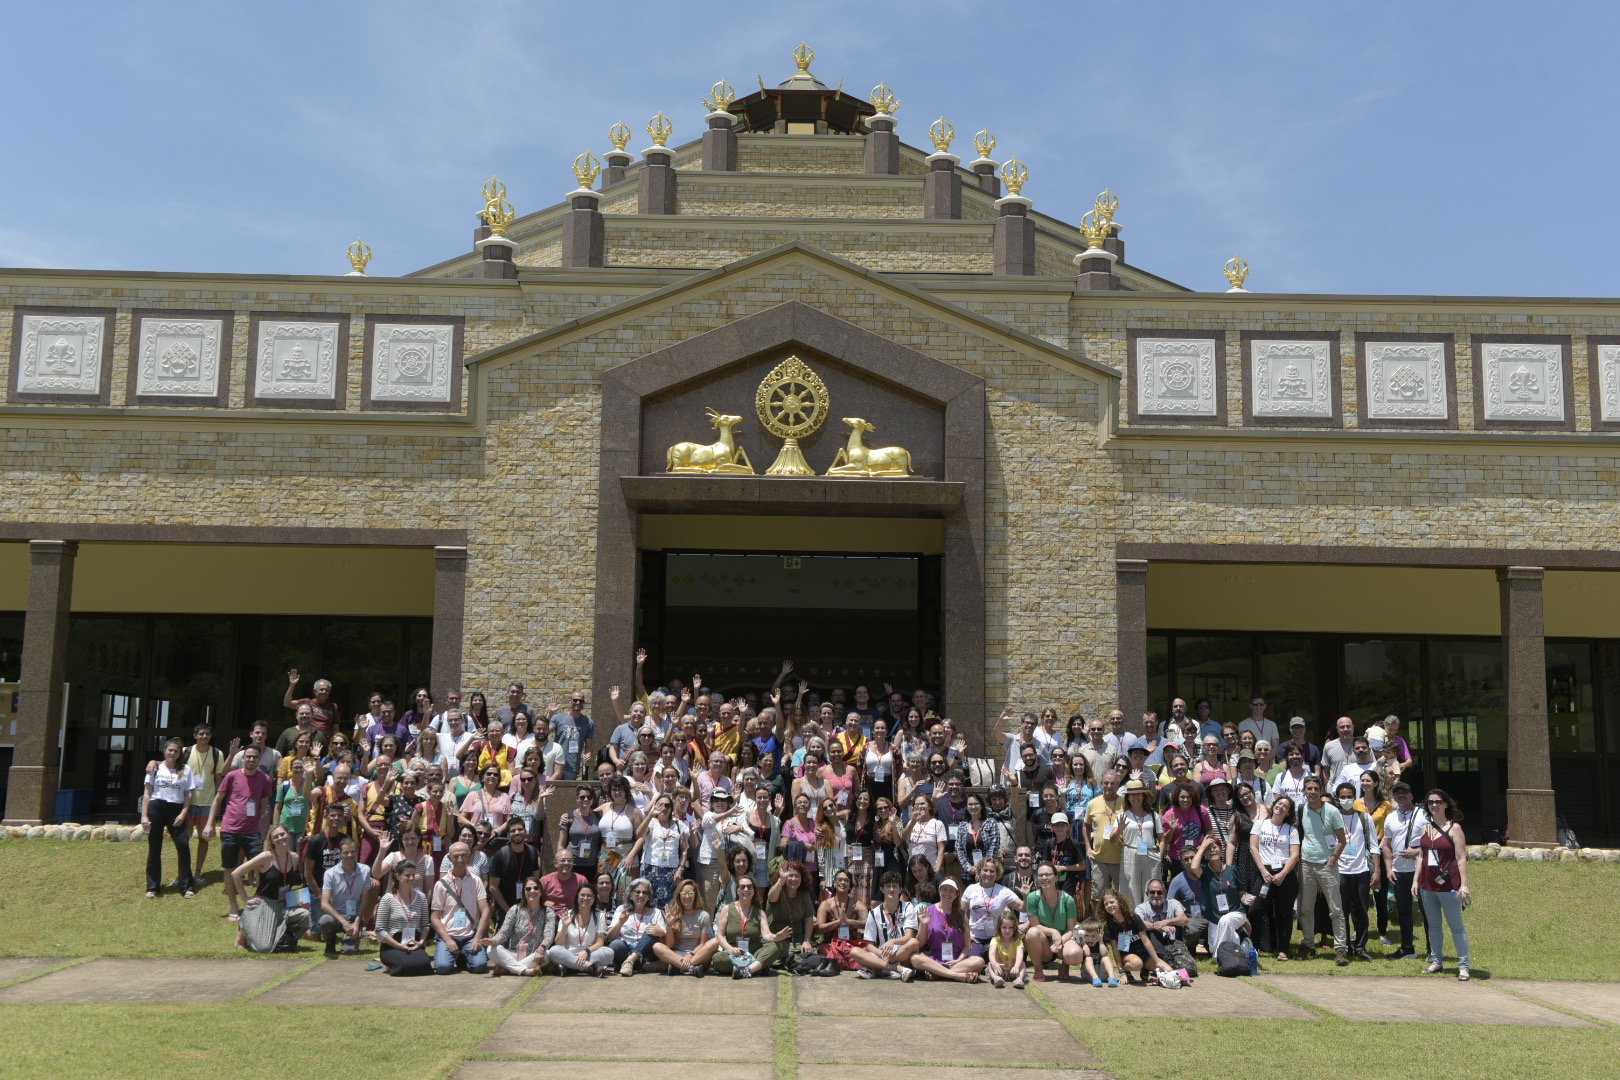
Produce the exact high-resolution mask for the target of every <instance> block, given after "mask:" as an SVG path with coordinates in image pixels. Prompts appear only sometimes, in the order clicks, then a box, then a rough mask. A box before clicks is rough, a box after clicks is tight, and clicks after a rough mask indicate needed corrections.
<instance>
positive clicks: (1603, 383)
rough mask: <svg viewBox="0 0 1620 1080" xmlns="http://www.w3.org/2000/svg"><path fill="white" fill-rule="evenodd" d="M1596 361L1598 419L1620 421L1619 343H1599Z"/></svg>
mask: <svg viewBox="0 0 1620 1080" xmlns="http://www.w3.org/2000/svg"><path fill="white" fill-rule="evenodd" d="M1597 361H1598V384H1597V386H1596V387H1594V389H1595V390H1596V391H1597V395H1598V419H1599V420H1603V421H1605V422H1611V421H1620V345H1599V346H1598V350H1597Z"/></svg>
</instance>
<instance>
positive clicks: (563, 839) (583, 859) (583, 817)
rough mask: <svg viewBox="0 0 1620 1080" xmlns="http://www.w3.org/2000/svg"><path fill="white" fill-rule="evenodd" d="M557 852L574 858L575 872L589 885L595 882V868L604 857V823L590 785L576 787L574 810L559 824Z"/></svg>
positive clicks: (593, 789)
mask: <svg viewBox="0 0 1620 1080" xmlns="http://www.w3.org/2000/svg"><path fill="white" fill-rule="evenodd" d="M557 851H558V852H562V851H567V852H568V853H570V854H571V855H573V857H574V872H575V873H578V874H580V875H582V876H583V877H584V878H585V880H587V881H595V880H596V865H597V862H598V861H599V860H600V859H601V854H602V820H601V816H600V815H599V814H598V813H597V812H596V789H595V788H593V787H591V785H589V784H577V785H575V787H574V809H572V810H570V811H569V812H568V813H566V814H564V815H563V816H562V819H561V820H560V821H558V822H557Z"/></svg>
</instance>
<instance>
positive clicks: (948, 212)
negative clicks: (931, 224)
mask: <svg viewBox="0 0 1620 1080" xmlns="http://www.w3.org/2000/svg"><path fill="white" fill-rule="evenodd" d="M961 163H962V159H961V158H959V157H957V156H956V155H955V154H929V155H928V174H927V175H926V176H924V177H923V217H924V218H927V219H929V220H931V221H950V220H954V219H957V218H960V217H961V216H962V174H961V173H959V172H957V171H956V167H957V166H958V165H960V164H961Z"/></svg>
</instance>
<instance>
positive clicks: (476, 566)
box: [0, 50, 1620, 843]
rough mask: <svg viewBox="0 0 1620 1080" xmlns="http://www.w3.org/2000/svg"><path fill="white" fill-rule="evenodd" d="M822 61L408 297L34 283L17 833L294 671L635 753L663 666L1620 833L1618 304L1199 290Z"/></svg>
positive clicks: (605, 179)
mask: <svg viewBox="0 0 1620 1080" xmlns="http://www.w3.org/2000/svg"><path fill="white" fill-rule="evenodd" d="M796 60H797V68H798V70H797V72H796V73H795V74H794V75H792V76H791V77H790V78H788V79H787V80H786V81H785V82H782V83H781V84H780V85H778V86H775V87H767V86H765V85H764V83H761V87H760V89H759V90H758V91H756V92H753V93H749V94H747V95H746V96H741V97H738V96H736V94H735V92H734V91H733V90H732V89H731V88H730V87H729V86H727V85H725V84H717V85H716V87H715V88H714V89H713V90H712V91H711V94H710V97H709V99H708V105H709V111H708V113H707V114H706V115H703V114H701V113H697V112H696V111H695V110H694V113H693V115H691V116H690V117H685V116H682V117H677V118H676V119H675V120H674V121H671V120H670V119H669V118H667V117H665V116H664V115H663V114H662V113H660V114H659V115H658V116H656V117H654V119H653V121H652V122H651V123H649V124H647V125H646V126H645V130H646V132H647V134H646V135H645V136H642V135H639V134H637V133H634V132H632V130H631V128H630V127H629V126H627V125H623V124H616V125H614V127H613V128H612V130H611V132H610V135H609V138H610V141H611V145H612V149H611V150H608V151H606V152H605V153H599V154H582V155H580V157H579V158H578V159H576V160H575V162H574V179H573V180H572V181H571V184H572V190H570V183H568V182H560V181H559V180H558V179H557V177H545V178H542V177H531V178H522V179H513V178H510V177H509V179H512V185H511V189H510V192H508V190H507V188H506V187H505V186H503V185H502V184H501V183H500V182H498V181H492V182H491V183H490V184H488V185H486V187H485V190H484V192H483V193H481V194H480V193H478V192H469V193H468V194H469V200H468V204H469V205H468V214H469V224H473V223H474V222H476V227H475V229H474V232H473V236H472V238H471V240H472V244H471V246H470V247H469V248H468V249H467V250H465V251H463V252H460V253H455V254H451V255H450V256H449V257H447V258H446V259H445V260H444V261H443V262H440V263H438V264H437V265H434V266H430V267H427V268H425V269H422V270H420V271H417V272H415V273H411V274H406V275H404V276H399V277H381V276H375V275H371V274H368V273H367V272H366V268H367V259H368V257H369V249H368V248H366V247H365V246H364V245H363V244H358V243H357V244H356V245H354V246H353V247H352V248H351V251H350V254H351V258H352V264H351V265H352V266H353V272H352V273H341V274H309V275H304V276H288V275H252V274H189V273H184V274H183V273H158V272H131V271H118V272H113V271H95V270H28V269H5V270H0V355H3V356H4V358H5V362H6V364H7V365H8V370H7V376H6V380H5V388H4V393H5V401H4V403H3V405H0V428H3V429H4V430H3V438H4V447H5V453H4V458H3V459H0V469H3V471H0V483H3V485H4V491H5V496H6V497H5V500H4V504H3V510H0V683H14V684H16V685H17V688H18V689H17V692H16V694H15V697H14V709H15V711H14V714H13V715H5V714H3V713H0V777H5V778H7V781H8V782H7V788H6V795H5V807H6V810H5V817H6V819H7V820H8V821H12V822H23V821H41V820H44V821H49V820H52V819H53V818H54V819H56V820H62V819H64V818H71V819H73V820H81V821H82V820H87V819H92V818H97V817H110V816H117V817H124V818H128V817H129V815H130V813H131V808H132V807H133V806H134V800H135V798H136V797H137V795H138V792H139V777H140V773H141V769H142V766H143V765H144V764H145V762H146V761H147V760H148V759H149V758H150V757H152V756H155V755H156V753H157V749H158V748H159V747H160V746H161V743H162V740H163V739H164V738H166V737H168V736H170V735H172V734H176V733H181V734H184V735H186V736H188V737H189V734H190V731H191V729H192V727H193V725H195V724H196V723H198V722H200V721H202V720H205V719H206V720H208V721H210V722H212V723H213V724H214V725H215V726H216V727H217V728H218V729H219V731H220V732H221V741H222V742H223V741H226V740H228V739H229V738H230V737H232V736H236V735H245V733H246V728H247V726H248V724H249V723H250V722H251V721H253V720H255V719H266V720H269V721H270V723H271V726H272V731H273V732H276V731H279V730H280V729H281V728H282V727H283V726H284V725H285V724H286V723H288V722H289V720H290V714H289V713H288V711H287V710H286V709H285V708H284V707H283V705H282V698H283V695H284V693H285V692H286V690H287V677H286V673H287V671H288V670H289V669H292V668H296V669H298V670H299V671H300V672H301V673H302V676H303V679H304V681H303V683H302V686H301V689H300V691H299V693H300V695H304V694H307V693H308V690H309V679H311V678H312V677H315V676H323V677H325V678H328V679H331V680H332V681H333V683H334V684H335V692H334V697H335V698H336V699H337V700H338V701H339V702H340V703H341V704H342V706H343V708H344V710H345V712H346V713H347V714H349V715H353V714H355V713H358V712H362V711H364V710H365V709H366V705H367V698H368V696H369V694H370V693H371V692H372V691H373V690H379V689H380V690H384V691H385V692H387V693H389V694H390V696H392V697H393V698H394V699H395V700H396V701H398V702H399V708H400V710H401V711H403V710H404V709H405V708H407V707H408V702H409V698H408V695H409V694H410V693H412V692H414V691H415V689H416V688H417V687H418V686H427V687H430V688H431V689H432V691H433V693H434V695H435V697H436V699H437V700H439V701H440V702H442V701H443V700H444V693H445V691H447V690H449V689H452V688H459V689H461V690H462V691H463V692H470V691H472V690H483V691H486V692H490V691H501V690H504V688H505V686H506V683H507V682H508V681H509V680H511V679H514V678H517V679H522V680H524V681H525V682H527V683H528V685H529V687H530V691H531V695H532V696H534V697H537V698H540V699H541V700H543V699H544V698H545V697H546V696H549V695H550V694H551V693H561V692H562V691H563V690H566V689H569V688H574V687H586V688H588V689H589V691H590V694H591V698H592V702H593V705H592V711H593V714H594V715H595V716H597V717H598V718H602V717H608V716H610V714H611V712H612V711H613V710H612V705H611V703H610V701H609V698H608V691H609V688H611V687H613V686H615V685H622V686H626V687H628V686H629V685H630V684H631V683H632V681H633V663H634V660H633V658H634V655H635V652H636V649H637V648H638V647H645V648H646V649H647V650H648V652H649V654H650V659H649V661H648V666H647V674H648V677H649V681H652V680H659V681H662V680H664V679H667V678H669V677H671V676H674V675H679V676H680V677H681V678H683V679H688V680H689V679H690V678H691V676H692V674H693V673H701V675H702V676H703V678H704V680H705V681H706V682H707V683H709V684H710V685H712V686H714V687H715V688H716V689H718V690H721V691H728V692H729V691H740V690H742V689H746V688H758V687H761V686H766V685H769V683H770V682H771V681H772V679H773V678H774V677H775V676H776V673H777V672H778V671H779V670H780V665H781V661H782V659H783V658H784V657H791V658H793V660H794V661H795V670H796V671H797V672H798V673H800V674H802V675H804V676H806V677H808V678H809V679H810V680H811V683H812V685H813V686H815V687H818V688H821V689H823V690H825V689H827V688H830V687H835V686H843V687H853V686H855V685H856V684H865V685H867V686H869V687H871V688H872V690H873V692H874V694H875V695H878V696H881V693H882V685H883V684H885V683H888V684H891V685H892V686H894V687H895V688H896V689H899V690H904V691H909V690H910V689H911V688H912V687H916V686H922V687H927V688H930V689H931V690H933V691H935V692H936V693H937V694H938V695H939V698H940V701H941V707H942V712H943V713H944V714H945V715H948V716H950V717H952V718H954V719H956V721H957V722H958V723H959V724H960V725H961V726H962V727H963V728H965V729H966V730H967V732H968V733H969V737H970V739H972V740H975V741H976V742H977V743H979V744H980V745H985V744H988V745H990V746H993V747H999V745H1000V741H999V737H998V736H997V734H996V732H995V726H996V720H995V718H996V715H997V713H999V711H1000V710H1001V708H1002V706H1003V704H1004V703H1008V702H1011V703H1013V704H1014V705H1015V706H1016V707H1017V708H1019V709H1020V710H1022V709H1023V708H1026V707H1028V708H1040V707H1042V706H1045V705H1047V704H1051V705H1054V706H1056V707H1057V708H1058V709H1059V710H1060V712H1061V713H1062V715H1063V716H1064V717H1065V718H1066V717H1067V716H1068V715H1070V714H1071V713H1073V712H1076V711H1078V712H1081V713H1083V714H1084V715H1086V716H1088V717H1089V716H1094V715H1101V714H1103V713H1106V711H1107V710H1109V709H1111V708H1114V707H1115V706H1116V705H1117V706H1118V707H1120V708H1122V709H1123V710H1124V711H1125V713H1126V715H1127V717H1129V718H1130V723H1131V724H1132V725H1133V726H1134V725H1135V723H1136V718H1137V717H1139V716H1140V715H1141V713H1142V712H1143V710H1145V709H1149V708H1152V709H1157V710H1158V711H1159V712H1160V713H1161V715H1163V714H1165V713H1167V712H1168V710H1169V702H1170V700H1171V698H1172V697H1173V696H1180V697H1184V698H1186V699H1187V700H1188V701H1189V702H1191V701H1193V700H1194V699H1196V698H1200V697H1207V698H1209V699H1210V700H1211V703H1212V706H1213V714H1214V716H1215V717H1216V718H1217V719H1232V720H1240V719H1242V718H1244V717H1246V716H1248V714H1249V708H1250V700H1251V695H1253V694H1257V693H1258V694H1263V695H1265V698H1266V701H1267V703H1268V714H1267V715H1268V716H1269V717H1270V718H1271V719H1272V720H1274V721H1276V722H1277V724H1278V726H1279V727H1280V728H1281V729H1282V731H1283V733H1284V735H1286V733H1287V729H1288V721H1289V718H1291V717H1294V716H1300V717H1303V718H1304V719H1305V721H1306V723H1307V729H1308V732H1309V735H1310V737H1311V739H1312V740H1313V741H1315V742H1317V743H1319V744H1320V743H1321V742H1322V741H1323V739H1324V738H1327V737H1328V736H1329V733H1330V732H1331V731H1332V728H1333V724H1334V722H1335V720H1336V718H1337V717H1338V716H1340V715H1341V714H1344V715H1349V716H1350V717H1352V718H1353V719H1354V721H1355V723H1356V726H1357V728H1358V730H1359V729H1361V728H1364V727H1365V726H1366V725H1367V724H1368V723H1369V721H1371V720H1373V719H1377V718H1382V717H1383V716H1384V715H1386V714H1390V713H1393V714H1397V715H1399V716H1400V717H1401V718H1402V719H1403V721H1404V722H1405V734H1406V737H1407V739H1408V740H1409V741H1410V743H1411V744H1412V747H1413V752H1414V754H1415V756H1416V765H1415V767H1414V771H1413V773H1412V775H1413V777H1414V778H1417V779H1420V780H1421V782H1422V783H1425V784H1438V785H1439V786H1442V787H1445V788H1447V789H1448V790H1450V791H1452V792H1453V793H1454V794H1456V795H1457V797H1458V798H1459V800H1460V801H1461V803H1462V805H1463V807H1464V809H1465V810H1466V812H1467V815H1468V826H1469V828H1470V830H1473V831H1474V832H1475V833H1476V834H1478V833H1479V832H1480V831H1482V830H1494V829H1501V828H1502V827H1504V826H1507V827H1509V828H1510V832H1511V836H1512V838H1513V839H1514V840H1515V841H1527V842H1548V841H1551V840H1553V838H1554V821H1555V814H1556V815H1558V816H1562V817H1564V818H1566V819H1567V821H1568V823H1569V825H1570V826H1571V827H1572V828H1574V829H1575V831H1576V832H1577V833H1578V834H1579V835H1580V837H1581V840H1582V842H1583V843H1591V842H1594V841H1597V840H1600V839H1602V838H1609V839H1611V840H1612V839H1613V838H1615V837H1620V614H1617V612H1620V574H1617V573H1616V571H1620V529H1617V524H1620V522H1617V517H1616V502H1615V484H1616V481H1617V479H1620V468H1617V463H1620V300H1614V299H1565V298H1556V299H1548V298H1521V297H1500V296H1492V297H1437V296H1350V295H1280V294H1272V293H1266V292H1263V291H1253V290H1250V289H1247V288H1246V285H1245V282H1246V279H1245V274H1246V272H1247V268H1246V267H1245V265H1244V264H1243V263H1242V261H1241V260H1236V259H1234V260H1233V262H1231V263H1229V264H1228V266H1227V268H1226V269H1227V280H1228V282H1229V284H1230V287H1229V288H1225V289H1220V290H1213V291H1200V290H1196V289H1189V288H1186V287H1183V286H1181V285H1178V284H1175V283H1173V282H1171V281H1167V280H1165V279H1164V278H1161V277H1159V276H1157V275H1155V274H1154V273H1152V272H1151V270H1149V269H1147V268H1143V267H1139V266H1137V265H1135V264H1134V263H1132V262H1131V261H1130V259H1129V257H1128V255H1127V252H1126V247H1125V241H1124V239H1123V237H1124V236H1125V235H1126V234H1125V233H1124V232H1122V225H1123V224H1124V223H1125V222H1127V221H1128V220H1129V209H1130V198H1129V192H1124V193H1122V196H1121V197H1119V198H1116V197H1115V196H1113V195H1112V194H1110V193H1108V192H1106V191H1104V193H1103V194H1102V195H1100V196H1098V198H1097V202H1096V206H1095V208H1094V209H1093V210H1092V211H1091V212H1089V213H1088V214H1087V215H1086V216H1085V218H1084V219H1083V220H1082V221H1080V222H1078V223H1068V222H1063V221H1059V220H1056V219H1054V218H1051V217H1048V216H1046V215H1044V214H1042V213H1041V212H1040V211H1039V209H1038V204H1037V202H1036V201H1034V199H1035V198H1036V197H1037V196H1038V195H1039V191H1040V188H1041V186H1042V185H1043V184H1046V185H1052V184H1054V183H1056V182H1059V181H1058V178H1052V177H1040V176H1035V177H1031V176H1030V175H1029V173H1028V170H1027V169H1025V168H1024V167H1023V166H1022V165H1021V164H1019V163H1018V162H1017V160H1016V159H1015V158H1012V157H1007V156H1003V155H998V154H997V145H996V141H995V139H994V138H993V136H991V135H990V133H989V132H981V133H980V134H979V135H978V136H977V137H976V138H973V139H969V138H968V137H967V136H966V135H965V134H964V135H962V136H958V135H957V134H956V132H955V130H954V128H953V127H952V125H951V124H950V123H948V122H946V121H945V120H943V119H941V120H940V121H937V122H934V123H933V124H931V125H930V124H929V123H927V122H926V118H918V117H916V113H917V111H918V110H917V106H916V105H915V104H913V105H911V107H910V108H905V109H902V107H901V103H900V102H899V101H898V100H896V98H895V95H894V92H892V91H890V90H889V89H888V88H887V87H884V86H881V85H880V86H879V87H877V88H876V89H875V90H873V91H872V92H870V93H869V94H868V96H867V97H865V98H863V97H859V96H855V95H853V94H851V93H850V92H848V91H845V90H844V89H843V88H842V83H839V84H838V85H837V86H829V85H828V84H827V83H826V82H823V81H822V80H821V79H820V78H818V77H817V76H816V75H815V74H814V73H812V70H811V69H812V66H813V65H812V60H813V57H812V56H811V54H810V53H809V51H808V50H801V51H800V52H799V53H798V54H796ZM863 83H864V80H863ZM687 93H688V91H687V90H681V91H680V92H679V93H676V94H674V95H673V96H674V97H675V98H680V97H682V95H685V94H687ZM650 104H651V105H654V106H655V105H656V104H657V103H650ZM649 111H650V110H649ZM901 114H904V115H905V116H906V117H910V118H912V119H899V118H898V117H899V116H900V115H901ZM602 119H603V127H604V129H606V128H607V126H608V124H609V123H610V122H612V121H614V120H615V119H616V118H615V117H611V116H608V117H603V118H602ZM903 136H904V138H903ZM633 142H634V143H635V144H636V145H637V149H635V150H634V151H633V150H632V148H631V147H632V143H633ZM968 142H971V144H972V147H973V155H972V156H971V157H970V156H968V155H967V154H966V153H964V152H963V148H962V144H963V143H968ZM642 144H645V145H642ZM1008 149H1016V148H1008ZM566 165H567V162H566V161H559V162H558V163H557V166H558V167H557V174H558V176H559V177H566V176H567V169H566ZM1107 181H1108V177H1106V176H1105V175H1100V174H1099V175H1095V176H1092V177H1088V178H1086V179H1085V180H1084V183H1085V184H1086V186H1087V191H1088V192H1089V191H1090V190H1092V189H1093V187H1094V188H1095V189H1102V188H1104V187H1105V186H1106V184H1107ZM1061 182H1062V183H1064V184H1072V183H1074V182H1075V180H1074V178H1068V177H1065V178H1061ZM559 196H560V201H555V202H553V203H552V205H548V206H544V207H543V208H540V209H532V210H531V209H530V208H529V206H532V205H538V204H539V203H542V202H546V201H549V200H551V199H555V198H557V197H559ZM514 203H517V204H529V205H525V206H524V211H523V212H522V213H519V212H517V211H515V210H514V209H513V205H514ZM475 213H476V215H477V216H476V218H475V217H474V214H475ZM372 239H374V240H377V239H378V238H376V237H373V238H372ZM378 246H379V247H383V246H385V245H384V244H383V243H382V241H380V240H378ZM340 265H341V264H340ZM1217 269H1218V268H1215V267H1212V268H1211V274H1210V277H1211V278H1212V279H1214V280H1217V281H1218V280H1220V278H1219V277H1218V276H1217V274H1216V273H1215V271H1216V270H1217ZM1254 276H1255V278H1256V279H1257V280H1256V281H1255V283H1254V284H1255V286H1256V287H1259V286H1260V285H1261V281H1260V280H1259V279H1261V278H1262V277H1263V271H1262V272H1257V273H1256V274H1255V275H1254ZM498 703H499V702H498V701H496V702H493V703H492V704H498ZM600 722H601V721H600V719H599V723H600ZM8 756H9V776H8V774H7V772H6V770H5V768H4V766H5V765H6V764H7V758H8ZM1588 836H1590V837H1591V839H1590V840H1589V839H1588Z"/></svg>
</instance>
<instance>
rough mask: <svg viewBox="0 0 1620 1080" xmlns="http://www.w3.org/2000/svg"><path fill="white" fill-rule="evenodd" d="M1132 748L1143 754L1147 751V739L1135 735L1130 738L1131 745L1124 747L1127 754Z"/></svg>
mask: <svg viewBox="0 0 1620 1080" xmlns="http://www.w3.org/2000/svg"><path fill="white" fill-rule="evenodd" d="M1132 750H1140V751H1142V752H1143V753H1144V754H1145V753H1147V752H1148V744H1147V740H1146V739H1144V738H1142V737H1141V736H1137V737H1136V738H1134V739H1132V740H1131V745H1129V746H1127V747H1126V748H1125V752H1126V753H1127V754H1128V753H1130V752H1131V751H1132Z"/></svg>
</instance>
